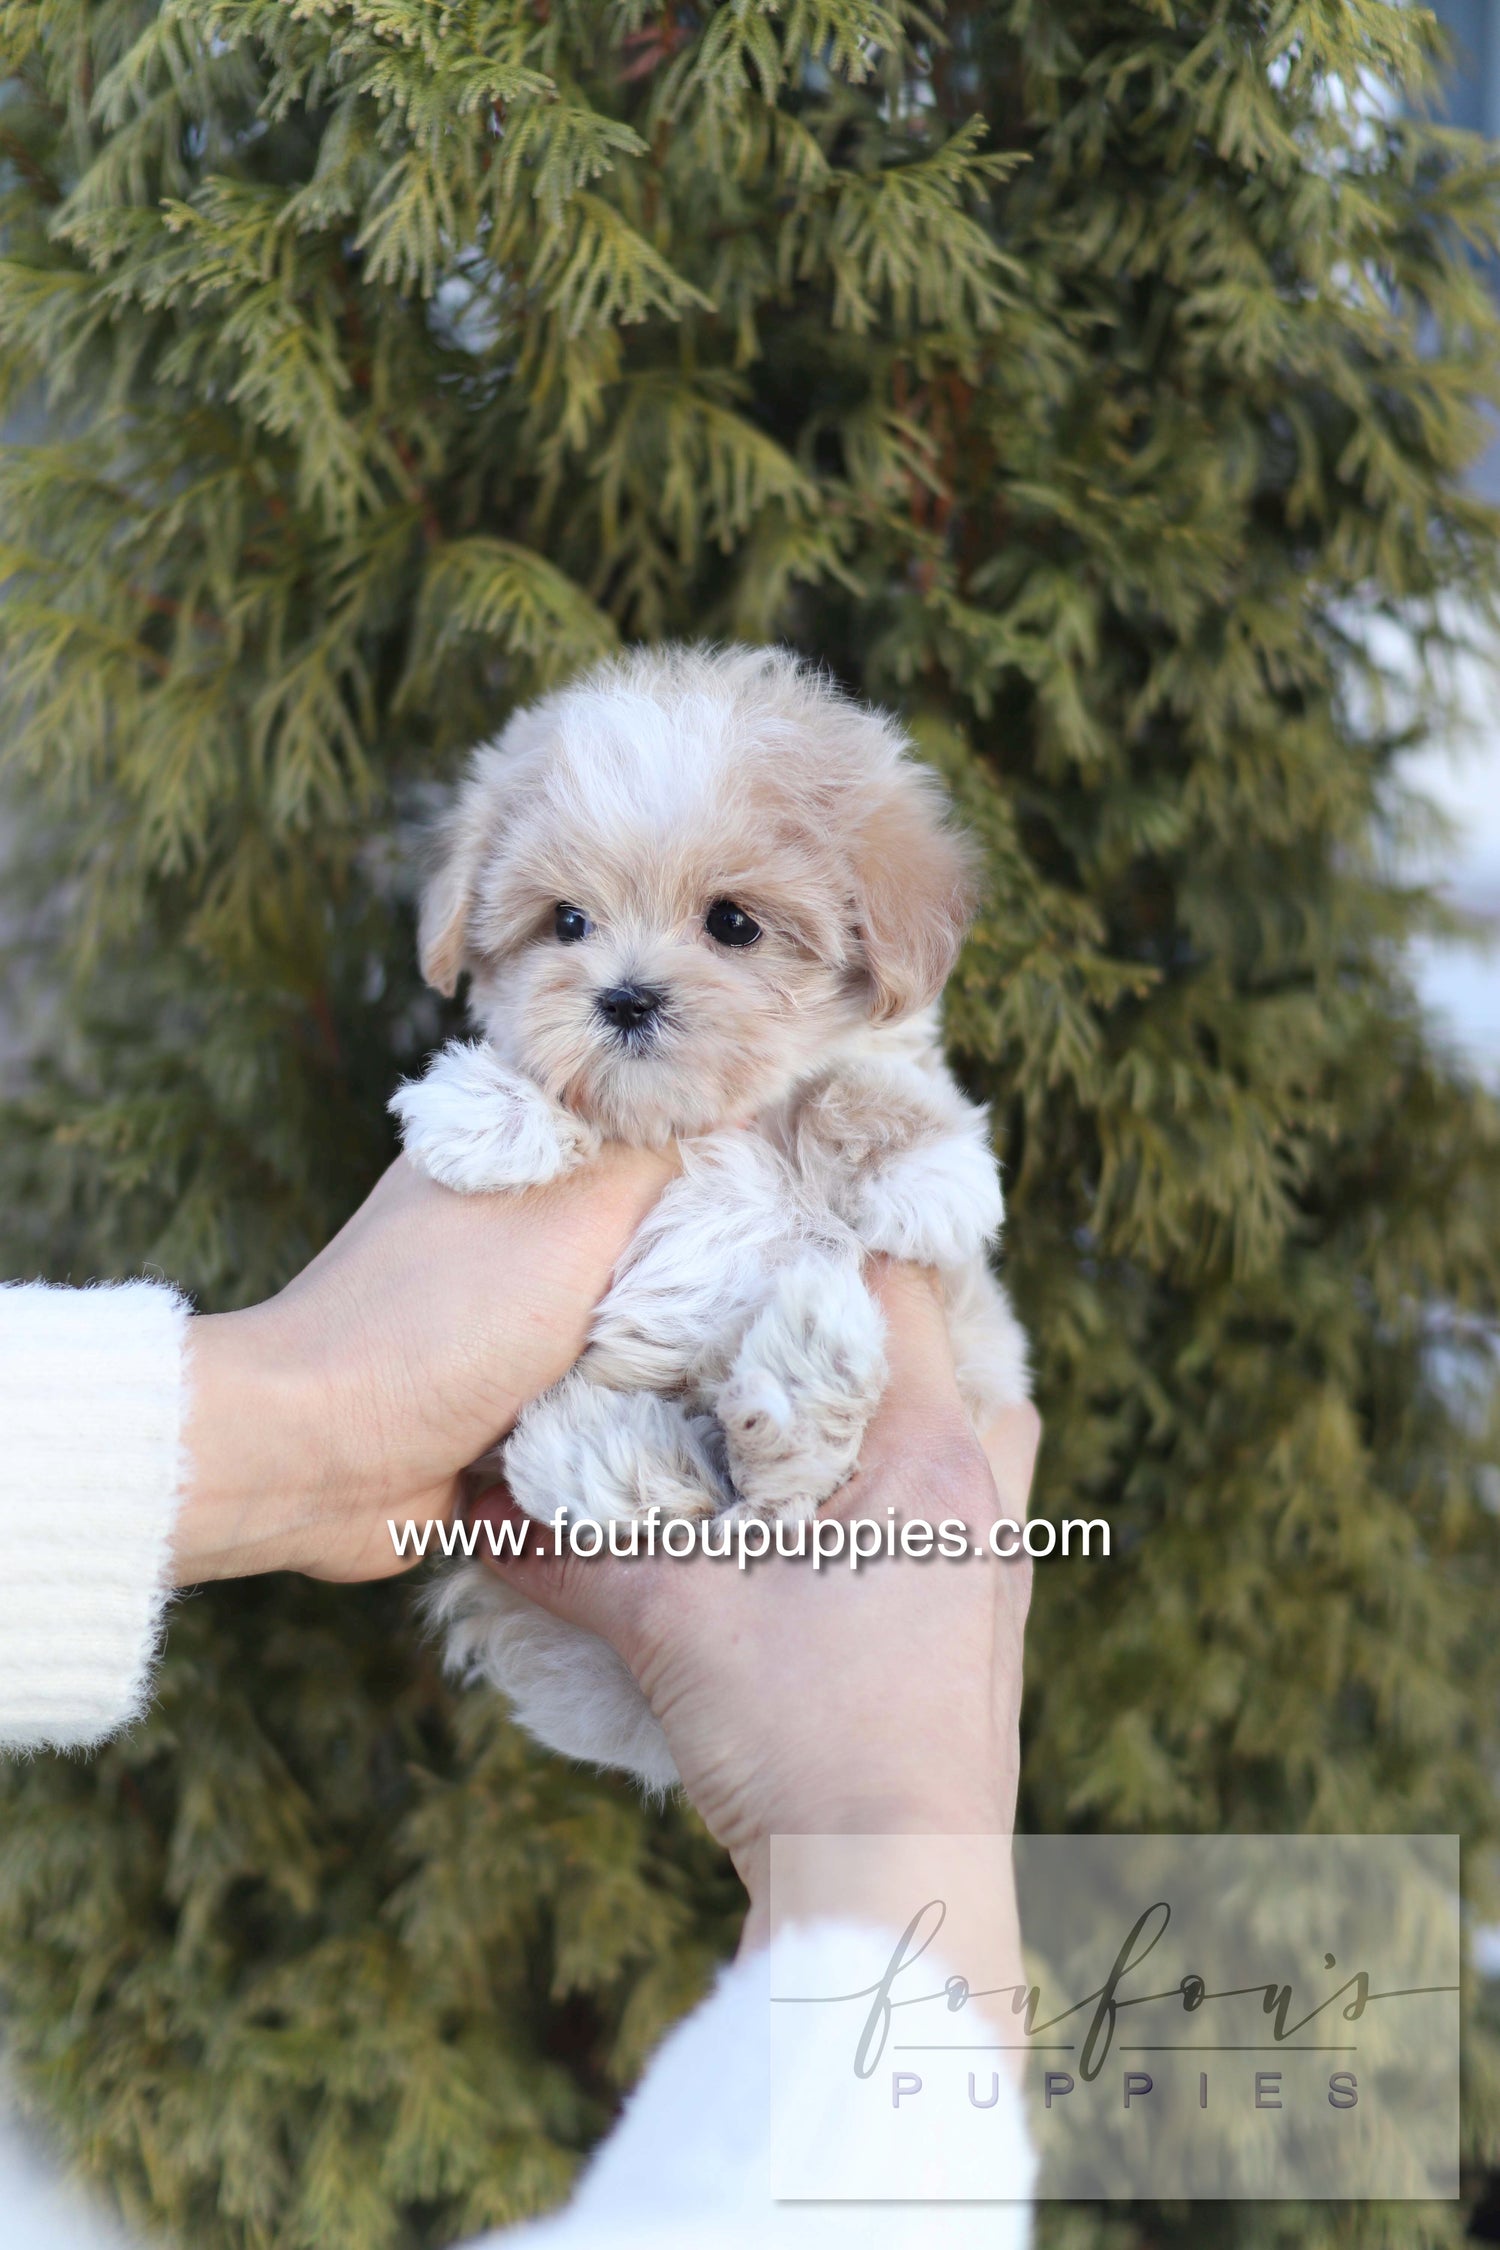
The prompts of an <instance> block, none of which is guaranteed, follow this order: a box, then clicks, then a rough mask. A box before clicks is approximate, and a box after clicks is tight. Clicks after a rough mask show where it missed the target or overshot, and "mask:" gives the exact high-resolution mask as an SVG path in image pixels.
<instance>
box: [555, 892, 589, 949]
mask: <svg viewBox="0 0 1500 2250" xmlns="http://www.w3.org/2000/svg"><path fill="white" fill-rule="evenodd" d="M593 926H594V925H593V923H592V922H591V921H590V920H589V918H588V916H587V915H586V914H585V913H584V911H583V908H582V907H581V906H569V905H568V904H567V902H566V901H564V902H563V904H562V905H561V906H557V907H554V908H553V911H552V929H553V933H554V935H555V936H556V938H557V942H558V944H559V945H576V944H577V943H578V940H579V939H580V938H586V937H587V936H588V934H589V932H590V930H591V929H592V928H593Z"/></svg>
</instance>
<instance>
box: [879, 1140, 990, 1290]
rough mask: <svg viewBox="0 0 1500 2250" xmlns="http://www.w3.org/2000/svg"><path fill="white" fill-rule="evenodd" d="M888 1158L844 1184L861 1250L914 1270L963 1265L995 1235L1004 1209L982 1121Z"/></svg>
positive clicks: (980, 1251) (981, 1252)
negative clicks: (907, 1264) (899, 1261)
mask: <svg viewBox="0 0 1500 2250" xmlns="http://www.w3.org/2000/svg"><path fill="white" fill-rule="evenodd" d="M976 1127H977V1129H975V1130H972V1131H967V1132H963V1133H947V1134H945V1135H944V1136H943V1138H942V1139H941V1140H934V1141H929V1142H926V1143H924V1144H922V1145H921V1146H919V1147H917V1148H910V1149H906V1150H904V1151H903V1152H902V1153H901V1154H900V1155H899V1156H890V1157H887V1158H886V1159H885V1161H884V1162H883V1163H880V1164H877V1165H875V1166H874V1167H873V1168H872V1169H871V1170H869V1171H867V1172H862V1173H858V1174H856V1175H855V1177H854V1178H853V1179H852V1180H850V1181H849V1183H848V1185H847V1187H846V1188H845V1190H844V1193H843V1195H842V1196H841V1197H840V1198H839V1202H840V1206H841V1209H842V1213H843V1216H844V1217H845V1218H846V1219H847V1220H848V1222H849V1225H850V1226H851V1227H852V1228H853V1230H854V1232H855V1233H856V1234H857V1235H858V1236H859V1239H860V1241H861V1242H862V1243H863V1244H864V1246H865V1248H866V1249H867V1250H877V1251H884V1252H885V1253H886V1254H887V1255H888V1256H889V1257H892V1258H903V1259H908V1260H910V1261H911V1262H912V1263H913V1264H916V1265H920V1266H949V1267H952V1266H962V1265H966V1264H967V1263H968V1262H969V1260H970V1259H972V1258H977V1257H981V1256H982V1255H983V1253H984V1251H985V1249H986V1247H987V1245H988V1244H989V1243H991V1242H993V1241H994V1239H995V1237H996V1235H997V1234H998V1233H999V1232H1000V1222H1001V1220H1002V1219H1003V1218H1004V1216H1005V1206H1004V1202H1003V1200H1002V1197H1001V1193H1000V1175H999V1173H998V1172H997V1170H996V1168H995V1159H994V1156H993V1154H992V1152H991V1150H990V1146H989V1141H988V1139H987V1138H986V1137H983V1120H982V1118H980V1117H979V1116H978V1113H976Z"/></svg>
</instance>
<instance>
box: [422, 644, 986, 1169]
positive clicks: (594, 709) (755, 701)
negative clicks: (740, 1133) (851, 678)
mask: <svg viewBox="0 0 1500 2250" xmlns="http://www.w3.org/2000/svg"><path fill="white" fill-rule="evenodd" d="M966 901H967V862H966V857H965V854H964V852H963V849H962V847H961V845H960V844H959V842H958V840H957V839H955V838H954V837H953V836H952V835H951V833H950V832H949V831H948V830H947V829H946V828H945V827H944V826H943V823H942V812H941V806H940V803H939V802H937V801H936V797H935V791H934V789H933V786H932V783H931V781H930V778H929V777H928V776H926V775H925V774H924V773H923V772H922V770H921V769H920V768H917V767H915V766H913V765H912V764H911V763H910V761H909V760H908V759H907V758H906V757H905V756H904V754H903V749H902V744H901V741H900V738H899V736H897V735H896V734H895V732H894V730H893V729H892V728H891V727H890V726H889V725H888V724H887V722H885V721H884V720H882V719H880V718H878V717H877V716H876V715H875V714H873V713H870V712H867V711H864V710H861V709H859V708H857V707H856V706H854V705H851V704H849V703H847V702H845V701H844V700H843V699H842V698H840V697H838V696H836V695H835V694H833V692H832V691H831V690H829V689H828V688H827V687H825V686H824V685H823V684H822V683H821V682H820V681H819V680H817V679H816V678H815V677H814V676H812V675H809V674H808V673H806V672H805V671H802V670H801V669H800V668H798V667H797V666H796V665H795V664H794V663H793V662H792V660H791V659H789V658H786V657H783V656H779V655H775V654H770V655H767V654H764V653H762V654H751V653H748V652H740V651H733V652H729V653H727V654H724V655H708V654H699V653H696V652H676V653H675V654H667V655H660V654H656V655H643V656H640V657H637V658H634V659H632V660H629V661H627V662H624V663H621V664H618V665H613V666H609V667H606V668H604V669H603V670H601V671H600V672H597V673H594V674H592V675H590V676H589V677H588V678H587V679H586V680H585V681H583V682H581V683H580V684H579V685H578V686H576V687H574V688H571V689H568V690H566V691H564V692H563V693H562V694H560V695H557V696H554V697H551V698H549V699H548V700H547V701H546V702H544V703H542V704H539V705H537V706H535V707H534V708H533V709H531V710H530V711H526V712H522V713H520V714H519V715H518V717H517V718H516V719H515V720H513V721H512V723H511V725H510V726H509V727H508V728H507V730H506V732H505V734H504V735H503V736H502V738H501V740H500V741H499V742H498V743H497V744H496V745H494V746H493V747H491V748H487V749H485V750H481V751H480V752H479V753H478V754H477V756H476V758H475V761H474V766H473V769H472V772H471V776H470V779H469V780H468V782H467V783H466V785H465V787H464V789H463V790H462V792H461V794H460V796H459V799H458V801H457V804H456V806H455V809H454V813H453V816H452V818H451V820H450V822H449V825H448V829H447V832H446V836H445V851H444V857H443V859H442V861H441V863H440V865H439V866H438V868H437V870H436V873H435V874H434V877H433V879H432V882H431V884H430V886H429V889H428V892H427V895H426V897H425V899H424V902H423V915H422V933H421V937H422V959H423V968H424V971H425V973H426V974H427V976H428V978H429V980H430V981H431V982H432V983H434V984H435V985H437V986H438V987H439V989H441V990H444V991H448V992H451V991H452V990H453V989H454V986H455V984H456V982H457V978H458V975H459V973H460V970H461V969H463V968H468V969H469V970H470V971H471V973H472V977H473V987H472V993H471V1007H472V1011H473V1013H474V1015H475V1016H476V1018H477V1019H478V1021H479V1022H480V1023H481V1024H482V1025H483V1027H484V1029H485V1031H486V1032H487V1033H488V1035H489V1037H490V1038H491V1039H492V1040H493V1041H494V1043H495V1045H496V1046H497V1047H498V1048H499V1050H500V1051H501V1053H502V1054H504V1055H505V1057H506V1059H507V1060H508V1061H510V1062H511V1063H512V1064H514V1065H515V1066H516V1067H517V1068H519V1069H521V1070H523V1071H525V1072H526V1073H527V1075H528V1076H530V1077H532V1078H534V1079H535V1080H536V1081H537V1082H538V1083H539V1084H540V1085H542V1086H544V1087H545V1088H546V1089H547V1091H548V1092H549V1093H551V1094H552V1095H554V1096H555V1098H556V1099H557V1100H559V1101H561V1102H563V1103H564V1104H565V1105H566V1106H567V1107H568V1108H570V1109H572V1110H574V1111H576V1112H577V1113H578V1114H579V1115H580V1116H583V1117H586V1118H588V1119H589V1120H590V1121H591V1122H592V1123H594V1124H595V1125H596V1126H597V1127H598V1128H599V1130H600V1131H601V1132H602V1133H603V1134H604V1135H605V1137H606V1138H607V1139H612V1140H623V1141H631V1142H637V1143H639V1142H651V1141H659V1140H664V1139H666V1138H668V1137H669V1136H670V1135H672V1134H674V1133H678V1134H682V1133H695V1132H703V1131H706V1130H709V1129H710V1128H712V1127H715V1126H720V1125H727V1124H732V1123H738V1122H741V1121H744V1120H747V1119H749V1118H751V1117H753V1116H754V1115H755V1113H756V1112H757V1111H758V1110H760V1109H761V1108H763V1107H764V1106H765V1105H766V1104H767V1103H769V1102H771V1101H774V1100H775V1099H777V1098H778V1096H780V1095H781V1094H783V1093H784V1092H785V1091H786V1090H787V1089H788V1087H790V1086H791V1085H792V1084H793V1083H794V1082H795V1080H796V1079H797V1078H798V1077H799V1076H801V1075H802V1074H803V1073H804V1072H806V1071H807V1070H808V1069H810V1068H811V1067H813V1066H815V1065H816V1063H817V1062H818V1061H819V1059H820V1057H821V1056H822V1055H823V1054H824V1053H825V1052H826V1050H827V1048H828V1046H829V1044H830V1043H831V1042H832V1041H833V1040H835V1039H837V1038H838V1037H839V1035H840V1034H841V1033H843V1032H846V1031H848V1030H849V1029H850V1028H851V1027H852V1026H854V1025H855V1024H857V1023H858V1022H859V1021H860V1020H861V1019H877V1020H878V1019H890V1018H893V1017H896V1016H899V1015H902V1014H904V1013H906V1012H908V1011H909V1010H910V1009H912V1008H915V1007H919V1006H921V1005H923V1004H925V1003H926V1002H927V1001H928V1000H930V999H931V998H932V997H933V996H934V994H935V993H936V992H937V991H938V990H939V989H940V987H941V985H942V982H943V980H944V978H945V977H946V975H947V972H948V969H949V967H950V966H951V963H952V960H953V956H954V953H955V952H956V949H957V946H958V943H959V940H960V938H961V935H962V931H963V926H964V920H965V912H966Z"/></svg>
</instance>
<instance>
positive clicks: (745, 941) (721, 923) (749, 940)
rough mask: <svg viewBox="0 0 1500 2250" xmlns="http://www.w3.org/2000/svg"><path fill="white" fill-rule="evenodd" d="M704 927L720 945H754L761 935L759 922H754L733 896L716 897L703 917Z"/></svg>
mask: <svg viewBox="0 0 1500 2250" xmlns="http://www.w3.org/2000/svg"><path fill="white" fill-rule="evenodd" d="M703 927H704V928H705V930H707V932H708V934H709V936H710V937H711V938H716V939H717V940H718V942H719V944H720V945H754V943H755V941H756V939H757V938H758V937H759V936H760V924H759V922H752V921H751V919H750V917H749V915H748V914H747V913H746V912H745V910H744V908H743V907H742V906H736V905H735V903H734V900H733V899H732V898H716V899H715V900H714V902H713V905H712V906H711V907H710V908H709V910H708V912H707V914H706V915H705V916H704V918H703Z"/></svg>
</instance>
